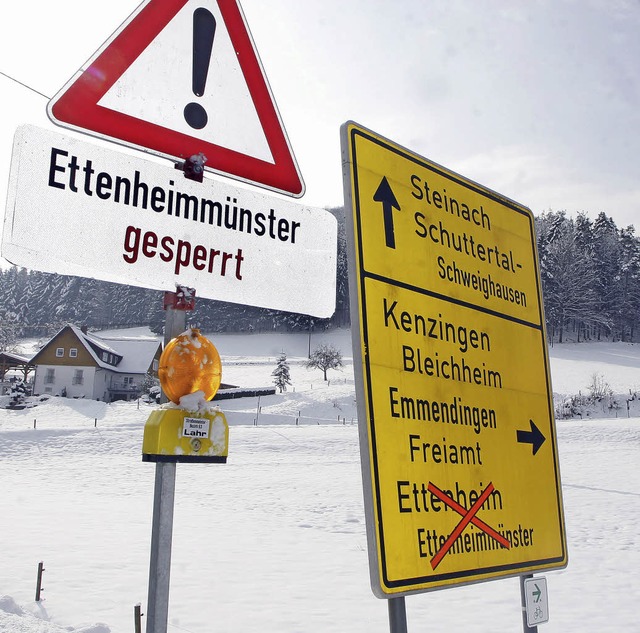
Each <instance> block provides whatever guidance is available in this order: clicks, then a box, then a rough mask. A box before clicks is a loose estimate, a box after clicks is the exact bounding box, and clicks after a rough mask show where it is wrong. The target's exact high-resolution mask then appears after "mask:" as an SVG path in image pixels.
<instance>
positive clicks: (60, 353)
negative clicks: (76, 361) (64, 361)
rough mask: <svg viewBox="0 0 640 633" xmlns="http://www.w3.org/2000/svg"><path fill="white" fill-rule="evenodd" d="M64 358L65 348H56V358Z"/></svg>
mask: <svg viewBox="0 0 640 633" xmlns="http://www.w3.org/2000/svg"><path fill="white" fill-rule="evenodd" d="M63 356H64V347H56V358H62V357H63Z"/></svg>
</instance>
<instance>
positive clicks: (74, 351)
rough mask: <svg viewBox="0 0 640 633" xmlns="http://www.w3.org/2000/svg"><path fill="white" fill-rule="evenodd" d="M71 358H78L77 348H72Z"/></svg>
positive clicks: (70, 351)
mask: <svg viewBox="0 0 640 633" xmlns="http://www.w3.org/2000/svg"><path fill="white" fill-rule="evenodd" d="M69 358H78V348H77V347H72V348H71V349H70V350H69Z"/></svg>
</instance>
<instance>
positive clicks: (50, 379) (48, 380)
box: [44, 369, 56, 385]
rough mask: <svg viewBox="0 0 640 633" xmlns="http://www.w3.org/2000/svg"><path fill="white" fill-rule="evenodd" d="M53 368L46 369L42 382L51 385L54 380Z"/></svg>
mask: <svg viewBox="0 0 640 633" xmlns="http://www.w3.org/2000/svg"><path fill="white" fill-rule="evenodd" d="M55 371H56V370H55V369H47V373H46V374H45V375H44V384H45V385H52V384H53V383H54V382H55V381H56V375H55Z"/></svg>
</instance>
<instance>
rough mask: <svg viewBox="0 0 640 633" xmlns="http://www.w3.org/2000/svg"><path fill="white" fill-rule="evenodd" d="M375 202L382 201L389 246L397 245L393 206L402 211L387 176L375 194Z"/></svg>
mask: <svg viewBox="0 0 640 633" xmlns="http://www.w3.org/2000/svg"><path fill="white" fill-rule="evenodd" d="M373 199H374V201H375V202H382V213H383V215H384V237H385V241H386V243H387V246H388V247H389V248H395V247H396V238H395V234H394V231H393V208H394V207H395V208H396V209H398V211H400V205H399V204H398V201H397V200H396V197H395V195H394V194H393V190H392V189H391V185H390V184H389V181H388V180H387V177H386V176H383V177H382V180H381V181H380V184H379V185H378V188H377V189H376V192H375V193H374V194H373Z"/></svg>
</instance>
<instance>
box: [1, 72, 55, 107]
mask: <svg viewBox="0 0 640 633" xmlns="http://www.w3.org/2000/svg"><path fill="white" fill-rule="evenodd" d="M0 75H3V76H4V77H6V78H7V79H11V81H15V82H16V83H17V84H20V85H21V86H22V87H24V88H27V90H31V92H35V93H36V94H38V95H40V96H41V97H44V98H45V99H47V100H49V99H51V97H47V95H45V94H42V93H41V92H40V91H39V90H36V89H35V88H32V87H31V86H27V84H23V83H22V82H21V81H18V80H17V79H16V78H15V77H12V76H11V75H7V73H3V72H2V71H1V70H0Z"/></svg>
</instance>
